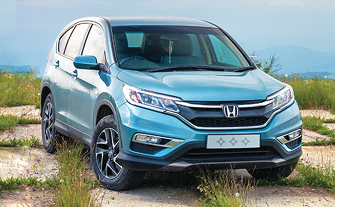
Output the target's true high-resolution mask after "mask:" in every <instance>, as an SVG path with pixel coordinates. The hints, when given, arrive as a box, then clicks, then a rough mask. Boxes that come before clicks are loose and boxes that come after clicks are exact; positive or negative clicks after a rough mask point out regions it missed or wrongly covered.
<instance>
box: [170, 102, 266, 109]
mask: <svg viewBox="0 0 353 207" xmlns="http://www.w3.org/2000/svg"><path fill="white" fill-rule="evenodd" d="M272 102H273V100H267V101H264V102H261V103H256V104H241V105H237V106H238V108H255V107H262V106H267V105H269V104H272ZM175 103H176V104H178V105H182V106H187V107H190V108H209V109H221V108H222V105H203V104H191V103H188V102H183V101H175Z"/></svg>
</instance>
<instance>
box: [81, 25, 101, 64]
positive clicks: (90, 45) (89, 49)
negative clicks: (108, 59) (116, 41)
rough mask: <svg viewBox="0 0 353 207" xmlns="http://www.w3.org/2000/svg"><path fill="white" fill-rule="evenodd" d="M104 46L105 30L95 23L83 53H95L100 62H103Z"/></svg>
mask: <svg viewBox="0 0 353 207" xmlns="http://www.w3.org/2000/svg"><path fill="white" fill-rule="evenodd" d="M104 48H105V45H104V38H103V32H102V30H101V29H100V28H99V27H98V26H96V25H93V26H92V29H91V31H90V32H89V34H88V38H87V41H86V44H85V47H84V49H83V53H82V55H93V56H95V57H96V58H97V62H98V63H103V62H104V60H103V58H104Z"/></svg>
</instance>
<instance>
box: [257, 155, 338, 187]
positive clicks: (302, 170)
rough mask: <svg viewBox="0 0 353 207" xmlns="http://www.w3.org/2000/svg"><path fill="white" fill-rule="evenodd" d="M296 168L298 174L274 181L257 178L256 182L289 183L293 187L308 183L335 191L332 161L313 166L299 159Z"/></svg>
mask: <svg viewBox="0 0 353 207" xmlns="http://www.w3.org/2000/svg"><path fill="white" fill-rule="evenodd" d="M296 170H298V171H299V174H297V175H296V176H294V177H291V178H280V179H279V180H276V181H273V180H264V179H259V180H258V181H257V183H256V184H257V185H265V186H273V185H280V186H286V185H289V186H295V187H303V186H305V185H310V186H313V187H318V188H325V189H329V190H330V191H331V192H332V193H335V169H334V167H333V165H332V163H328V164H325V165H321V166H314V165H312V164H310V163H305V162H303V161H301V162H299V163H298V165H297V167H296Z"/></svg>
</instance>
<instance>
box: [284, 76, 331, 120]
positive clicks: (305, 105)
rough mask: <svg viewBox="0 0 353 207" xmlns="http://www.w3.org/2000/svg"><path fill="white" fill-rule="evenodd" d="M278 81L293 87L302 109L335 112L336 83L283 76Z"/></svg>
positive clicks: (319, 79) (318, 79)
mask: <svg viewBox="0 0 353 207" xmlns="http://www.w3.org/2000/svg"><path fill="white" fill-rule="evenodd" d="M278 79H279V80H280V81H282V82H285V83H287V84H289V85H291V86H292V88H293V90H294V95H295V99H296V101H297V103H298V105H299V107H300V109H325V110H329V111H331V112H332V113H334V112H335V81H332V80H327V79H321V78H319V77H316V78H313V79H304V78H301V77H298V76H294V77H293V78H286V77H284V76H283V77H280V78H278Z"/></svg>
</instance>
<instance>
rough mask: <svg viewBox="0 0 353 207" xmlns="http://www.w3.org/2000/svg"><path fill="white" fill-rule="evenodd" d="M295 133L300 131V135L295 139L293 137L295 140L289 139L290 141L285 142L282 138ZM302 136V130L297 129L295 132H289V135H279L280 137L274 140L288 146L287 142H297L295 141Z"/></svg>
mask: <svg viewBox="0 0 353 207" xmlns="http://www.w3.org/2000/svg"><path fill="white" fill-rule="evenodd" d="M297 131H301V133H300V135H299V136H297V137H295V138H293V139H291V140H287V139H286V138H284V137H285V136H287V135H289V134H292V133H294V132H297ZM302 136H303V131H302V129H297V130H294V131H291V132H289V133H287V134H284V135H281V136H279V137H276V139H277V140H278V141H279V142H281V144H288V143H289V142H292V141H294V140H297V139H299V138H300V137H302Z"/></svg>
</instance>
